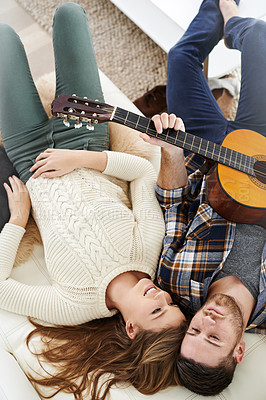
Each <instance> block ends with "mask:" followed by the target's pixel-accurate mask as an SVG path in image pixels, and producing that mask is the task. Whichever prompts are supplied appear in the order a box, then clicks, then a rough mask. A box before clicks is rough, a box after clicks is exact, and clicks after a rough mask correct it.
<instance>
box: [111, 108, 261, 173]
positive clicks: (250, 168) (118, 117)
mask: <svg viewBox="0 0 266 400" xmlns="http://www.w3.org/2000/svg"><path fill="white" fill-rule="evenodd" d="M116 117H117V120H119V121H124V118H123V117H120V116H117V115H116ZM129 122H130V121H128V123H129ZM133 124H134V122H132V125H133ZM134 126H136V125H134ZM138 126H139V127H140V128H143V129H145V128H146V127H145V126H143V125H141V124H138ZM147 132H150V133H154V132H156V131H154V130H152V129H148V130H147ZM156 137H157V136H156ZM199 139H200V138H199ZM172 144H173V143H172ZM219 146H220V145H219ZM220 147H222V149H225V151H226V150H227V149H228V148H227V147H224V146H220ZM229 150H231V151H233V152H235V151H234V150H232V149H229ZM207 153H208V152H207ZM235 153H238V154H241V155H243V156H244V157H246V158H247V160H249V161H250V163H251V162H252V161H255V159H254V158H253V157H250V156H246V155H245V154H243V153H239V152H235ZM206 156H207V155H206ZM223 158H224V161H225V162H226V161H227V162H229V161H230V159H228V158H227V157H223ZM245 168H246V169H247V171H249V172H252V171H256V172H257V173H258V174H259V175H260V176H262V177H264V176H265V177H266V166H265V168H264V167H262V168H263V170H264V171H265V172H262V171H261V170H257V169H256V168H253V166H245Z"/></svg>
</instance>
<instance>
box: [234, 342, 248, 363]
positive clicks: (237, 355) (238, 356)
mask: <svg viewBox="0 0 266 400" xmlns="http://www.w3.org/2000/svg"><path fill="white" fill-rule="evenodd" d="M245 347H246V343H245V342H243V341H241V342H239V343H238V344H237V345H236V347H235V349H234V353H233V357H234V359H235V361H236V362H237V363H238V364H239V363H241V361H242V360H243V357H244V354H245Z"/></svg>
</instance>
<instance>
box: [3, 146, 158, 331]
mask: <svg viewBox="0 0 266 400" xmlns="http://www.w3.org/2000/svg"><path fill="white" fill-rule="evenodd" d="M107 156H108V162H107V167H106V169H105V171H104V173H100V172H98V171H94V170H89V169H86V168H80V169H77V170H75V171H73V172H71V173H70V174H67V175H64V176H63V177H59V178H53V179H47V178H37V179H33V178H31V179H29V181H28V182H27V187H28V190H29V192H30V196H31V201H32V208H33V215H34V219H35V221H36V223H37V225H38V227H39V230H40V233H41V236H42V240H43V245H44V252H45V260H46V264H47V269H48V271H49V274H50V278H51V283H52V285H51V286H39V287H35V286H26V285H24V284H21V283H19V282H16V281H14V280H12V279H7V278H8V277H9V275H10V272H11V270H12V267H13V263H14V258H15V254H16V250H17V247H18V245H19V241H20V240H21V238H22V236H23V233H24V229H22V228H20V227H17V226H14V225H11V224H7V225H6V226H5V227H4V229H3V231H2V233H1V236H0V263H1V264H2V265H1V266H0V270H1V272H0V281H1V282H0V307H1V308H4V309H6V310H8V311H13V312H16V313H19V314H25V315H29V316H31V317H36V318H38V319H41V320H45V321H47V322H50V323H54V324H69V325H71V324H80V323H84V322H86V321H89V320H92V319H96V318H101V317H107V316H111V315H113V312H110V311H109V310H108V309H107V307H106V304H105V292H106V288H107V286H108V284H109V283H110V281H111V280H112V279H114V278H115V277H116V276H117V275H119V274H121V273H123V272H126V271H131V270H137V271H142V272H145V273H147V274H148V275H150V276H151V278H154V275H155V270H156V267H157V262H158V258H159V254H160V251H161V246H162V240H163V237H164V221H163V216H162V213H161V210H160V207H159V204H158V202H157V200H156V197H155V191H154V185H155V180H156V174H155V171H154V169H153V167H152V165H151V163H150V162H149V161H147V160H145V159H143V158H140V157H136V156H132V155H129V154H125V153H116V152H107ZM113 177H116V178H119V179H124V180H128V181H130V197H131V202H129V199H128V198H127V197H126V195H125V193H124V191H123V190H122V189H121V187H120V186H119V185H117V184H115V183H114V180H113ZM6 254H8V256H7V255H6ZM2 267H3V268H2Z"/></svg>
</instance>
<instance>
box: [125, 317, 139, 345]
mask: <svg viewBox="0 0 266 400" xmlns="http://www.w3.org/2000/svg"><path fill="white" fill-rule="evenodd" d="M138 331H139V329H138V327H137V325H135V324H133V323H132V322H131V321H127V322H126V332H127V336H128V337H129V338H130V339H132V340H133V339H135V337H136V336H137V333H138Z"/></svg>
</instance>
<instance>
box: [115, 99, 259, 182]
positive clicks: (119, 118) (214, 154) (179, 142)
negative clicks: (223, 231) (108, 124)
mask: <svg viewBox="0 0 266 400" xmlns="http://www.w3.org/2000/svg"><path fill="white" fill-rule="evenodd" d="M111 120H112V121H113V122H116V123H118V124H122V125H126V126H128V127H129V128H132V129H135V130H137V131H139V132H143V133H147V135H149V136H152V137H155V138H158V139H160V140H163V141H165V142H167V143H170V144H172V145H174V146H177V147H181V148H182V149H185V150H188V151H190V152H192V153H196V154H199V155H201V156H203V157H204V158H208V159H210V160H213V161H216V162H218V163H219V164H223V165H226V166H228V167H230V168H233V169H236V170H239V171H241V172H244V173H246V174H248V175H252V176H254V171H253V166H254V163H255V161H256V160H255V159H254V158H252V157H249V156H247V155H245V154H242V153H239V152H237V151H235V150H231V149H229V148H227V147H224V146H221V145H219V144H217V143H213V142H210V141H209V140H206V139H202V138H200V137H198V136H195V135H192V134H190V133H187V132H183V131H175V130H174V129H165V130H163V132H162V133H160V134H158V133H157V131H156V129H155V125H154V123H153V121H152V120H151V119H149V118H146V117H143V116H140V115H138V114H135V113H132V112H129V111H127V110H124V109H122V108H120V107H116V108H114V112H113V114H112V117H111Z"/></svg>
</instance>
